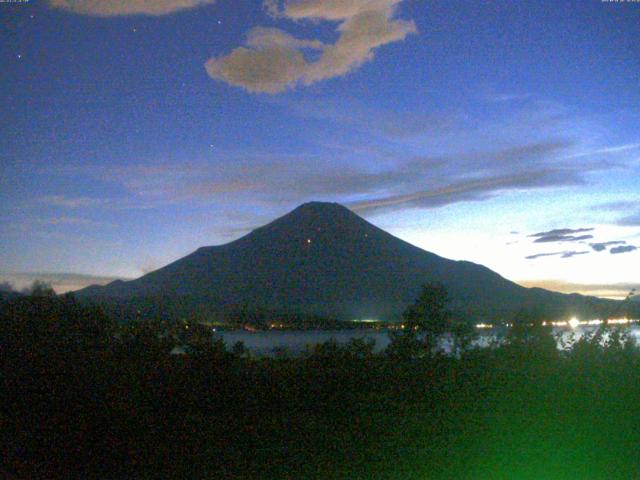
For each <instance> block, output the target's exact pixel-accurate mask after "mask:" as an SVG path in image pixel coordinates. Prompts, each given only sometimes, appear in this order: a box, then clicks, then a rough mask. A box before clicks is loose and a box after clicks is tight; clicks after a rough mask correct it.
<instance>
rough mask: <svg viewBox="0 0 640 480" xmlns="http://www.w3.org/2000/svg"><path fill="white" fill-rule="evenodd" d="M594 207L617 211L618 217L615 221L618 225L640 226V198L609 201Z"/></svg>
mask: <svg viewBox="0 0 640 480" xmlns="http://www.w3.org/2000/svg"><path fill="white" fill-rule="evenodd" d="M594 208H595V209H596V210H606V211H610V212H615V213H617V218H616V219H615V220H614V221H613V223H615V224H616V225H620V226H623V227H637V226H640V200H625V201H618V202H607V203H603V204H600V205H597V206H596V207H594Z"/></svg>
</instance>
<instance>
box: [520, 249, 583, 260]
mask: <svg viewBox="0 0 640 480" xmlns="http://www.w3.org/2000/svg"><path fill="white" fill-rule="evenodd" d="M588 253H589V252H588V251H579V252H578V251H573V250H571V251H564V252H551V253H537V254H535V255H529V256H528V257H525V259H527V260H535V259H537V258H543V257H556V256H559V257H560V258H571V257H575V256H576V255H586V254H588Z"/></svg>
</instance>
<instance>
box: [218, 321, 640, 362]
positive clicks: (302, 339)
mask: <svg viewBox="0 0 640 480" xmlns="http://www.w3.org/2000/svg"><path fill="white" fill-rule="evenodd" d="M595 328H597V327H577V328H575V329H571V328H554V333H557V332H562V334H563V335H562V337H563V338H565V339H566V338H568V337H569V336H570V335H571V334H572V333H574V334H575V337H576V338H580V336H582V335H583V334H584V333H585V332H591V331H593V330H595ZM623 328H625V329H630V332H631V334H632V335H633V336H634V337H635V338H636V341H638V342H639V343H640V325H638V324H634V325H630V326H625V327H623ZM478 333H479V338H478V340H477V341H476V343H477V344H478V345H479V346H486V345H487V343H488V342H489V341H491V340H492V339H494V338H495V336H496V332H495V331H494V330H490V329H488V330H481V331H480V332H478ZM215 338H222V339H223V340H224V341H225V343H226V344H227V348H231V346H232V345H233V344H234V343H236V342H243V343H244V345H245V347H246V348H247V349H248V350H249V351H250V352H251V353H252V354H254V355H258V356H272V355H275V354H276V352H277V351H278V350H286V351H287V352H288V353H290V354H292V355H299V354H301V353H304V352H305V350H307V349H309V348H313V346H314V345H318V344H320V343H324V342H327V341H329V340H331V339H335V341H336V342H337V343H339V344H344V343H348V342H349V340H351V339H353V338H361V339H364V340H374V341H375V351H376V352H381V351H383V350H384V349H385V348H387V346H388V345H389V343H390V340H389V334H388V332H387V331H385V330H379V331H377V330H362V329H359V330H268V331H260V332H255V333H254V332H247V331H243V330H235V331H224V332H216V333H215ZM441 346H442V348H443V349H444V350H445V351H446V350H448V347H449V342H448V341H446V340H445V341H443V342H442V345H441Z"/></svg>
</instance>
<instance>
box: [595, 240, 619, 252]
mask: <svg viewBox="0 0 640 480" xmlns="http://www.w3.org/2000/svg"><path fill="white" fill-rule="evenodd" d="M625 243H627V242H625V241H624V240H615V241H611V242H600V243H590V244H589V246H590V247H591V248H593V250H595V251H596V252H603V251H605V250H606V249H607V248H608V247H610V246H611V245H624V244H625Z"/></svg>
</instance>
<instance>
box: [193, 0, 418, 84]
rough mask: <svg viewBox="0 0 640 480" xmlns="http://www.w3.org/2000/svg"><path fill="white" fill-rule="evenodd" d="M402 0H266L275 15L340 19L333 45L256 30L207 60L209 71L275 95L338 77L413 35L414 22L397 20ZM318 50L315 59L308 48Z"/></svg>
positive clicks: (414, 29) (266, 7)
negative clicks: (377, 51) (280, 5)
mask: <svg viewBox="0 0 640 480" xmlns="http://www.w3.org/2000/svg"><path fill="white" fill-rule="evenodd" d="M400 1H402V0H299V1H290V2H288V3H286V5H285V6H284V8H283V9H279V8H278V5H277V4H276V3H275V2H273V1H271V0H269V1H267V2H266V3H265V9H266V10H267V11H268V12H269V13H270V14H271V15H272V16H274V17H275V18H288V19H290V20H325V21H333V22H339V23H338V27H337V31H338V34H339V37H338V39H337V40H336V42H335V43H333V44H324V43H322V42H320V41H319V40H317V39H316V40H304V39H298V38H295V37H293V36H291V35H289V34H288V33H286V32H284V31H282V30H279V29H275V28H269V29H267V28H261V27H258V28H254V29H253V30H251V31H250V32H249V34H248V35H247V40H246V42H245V45H244V46H242V47H238V48H236V49H234V50H233V51H232V52H231V53H230V54H229V55H226V56H221V57H217V58H211V59H209V60H208V61H207V63H206V64H205V68H206V70H207V72H208V73H209V75H210V76H211V77H212V78H214V79H217V80H222V81H224V82H226V83H228V84H230V85H233V86H237V87H241V88H244V89H246V90H248V91H250V92H261V93H271V94H274V93H278V92H282V91H284V90H286V89H288V88H293V87H295V86H296V85H297V84H305V85H310V84H312V83H315V82H319V81H321V80H328V79H330V78H335V77H340V76H343V75H346V74H348V73H349V72H352V71H353V70H355V69H357V68H359V67H360V66H361V65H362V64H363V63H365V62H367V61H370V60H372V59H373V56H374V50H375V49H376V48H378V47H381V46H383V45H386V44H389V43H393V42H397V41H401V40H404V39H405V38H406V37H407V36H408V35H409V34H411V33H415V32H416V31H417V30H416V26H415V23H414V22H413V21H405V20H397V19H395V18H394V17H395V13H396V6H397V4H398V3H400ZM309 49H312V50H316V51H319V53H320V55H319V57H318V58H317V59H316V60H313V61H311V60H309V59H308V58H307V56H305V51H306V50H309Z"/></svg>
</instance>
